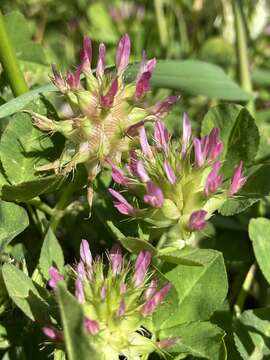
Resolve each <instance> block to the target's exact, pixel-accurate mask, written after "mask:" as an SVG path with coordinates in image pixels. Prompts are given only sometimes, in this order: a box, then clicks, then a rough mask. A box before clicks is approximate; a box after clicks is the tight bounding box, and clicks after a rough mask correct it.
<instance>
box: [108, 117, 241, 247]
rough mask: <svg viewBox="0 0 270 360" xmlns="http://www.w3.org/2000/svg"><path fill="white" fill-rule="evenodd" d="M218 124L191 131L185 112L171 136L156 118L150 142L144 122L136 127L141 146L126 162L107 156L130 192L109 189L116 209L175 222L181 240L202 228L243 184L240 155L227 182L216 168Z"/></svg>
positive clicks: (151, 220) (162, 222)
mask: <svg viewBox="0 0 270 360" xmlns="http://www.w3.org/2000/svg"><path fill="white" fill-rule="evenodd" d="M219 132H220V131H219V129H218V128H213V129H212V131H211V132H210V134H209V135H206V136H204V137H202V138H201V139H199V138H196V137H193V136H192V133H191V125H190V121H189V119H188V116H187V114H184V118H183V134H182V139H181V140H179V141H176V142H175V141H172V140H171V136H170V134H169V132H168V130H167V129H166V127H165V125H164V123H163V122H162V121H160V120H158V121H156V122H155V125H154V134H153V139H154V143H153V145H149V142H148V139H147V135H146V131H145V128H144V126H142V127H141V128H140V129H139V134H140V135H139V138H140V147H141V149H140V150H136V151H135V150H134V151H132V152H131V153H130V162H129V164H128V165H127V167H126V168H120V167H118V166H117V165H116V164H115V163H113V162H112V161H110V164H111V167H112V178H113V180H114V182H115V183H117V184H119V185H121V186H122V187H124V188H125V189H126V191H127V192H129V193H130V194H131V195H133V200H134V201H133V203H130V202H128V201H127V200H126V198H125V197H124V196H123V195H122V194H121V193H120V192H118V191H116V190H115V189H112V188H111V189H109V191H110V193H111V195H112V196H113V198H114V205H115V207H116V208H117V209H118V211H119V212H120V213H122V214H124V215H128V216H130V217H136V218H141V219H143V220H145V221H148V222H149V223H151V224H153V225H154V226H155V227H160V228H162V227H168V226H171V225H173V224H176V223H178V224H179V225H180V229H181V236H182V239H183V240H187V239H189V238H190V236H191V234H192V232H193V231H196V230H202V229H204V228H205V226H206V221H207V219H209V218H210V217H211V216H212V214H213V213H214V212H215V211H216V210H218V209H219V208H220V207H221V206H222V204H223V203H224V202H225V200H226V199H227V198H228V197H231V196H234V195H235V194H236V193H237V192H238V191H239V190H240V188H241V187H242V186H243V185H244V184H245V182H246V177H244V176H243V174H242V167H243V163H242V161H241V162H240V164H239V165H238V166H237V167H236V168H235V170H234V174H233V175H232V178H231V180H230V183H229V184H228V183H226V182H225V181H223V176H222V175H221V174H220V170H221V167H222V162H221V161H220V160H219V157H220V155H221V153H222V151H223V143H222V141H221V140H220V138H219Z"/></svg>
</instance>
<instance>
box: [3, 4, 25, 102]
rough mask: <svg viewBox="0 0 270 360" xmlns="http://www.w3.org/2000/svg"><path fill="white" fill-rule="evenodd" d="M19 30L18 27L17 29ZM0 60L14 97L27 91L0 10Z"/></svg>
mask: <svg viewBox="0 0 270 360" xmlns="http://www.w3.org/2000/svg"><path fill="white" fill-rule="evenodd" d="M18 31H20V29H18ZM0 61H1V64H2V66H3V69H4V72H5V75H6V77H7V79H8V81H9V84H10V87H11V90H12V92H13V95H14V96H15V97H17V96H19V95H22V94H24V93H26V92H28V86H27V84H26V82H25V79H24V77H23V74H22V72H21V70H20V67H19V63H18V61H17V58H16V53H15V50H14V48H13V46H12V44H11V41H10V39H9V36H8V33H7V29H6V25H5V19H4V16H3V14H2V13H1V11H0Z"/></svg>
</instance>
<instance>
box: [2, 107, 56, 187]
mask: <svg viewBox="0 0 270 360" xmlns="http://www.w3.org/2000/svg"><path fill="white" fill-rule="evenodd" d="M36 111H37V112H44V107H43V106H41V107H38V108H37V109H36ZM53 148H54V146H53V142H52V139H51V138H50V137H49V136H46V135H44V133H43V132H41V131H39V130H38V129H36V128H35V127H34V126H33V124H32V120H31V117H30V116H29V115H28V114H22V113H18V114H16V115H15V116H14V117H13V119H12V120H11V121H10V122H9V124H8V126H7V127H6V129H5V131H4V133H3V135H2V137H1V142H0V154H1V162H2V165H3V168H4V170H5V173H6V175H7V177H8V179H9V181H10V182H11V183H12V184H19V183H21V182H25V181H32V180H37V179H38V178H40V177H41V176H40V175H39V174H38V172H37V171H36V167H37V166H39V165H43V164H44V163H47V162H48V160H47V159H48V158H50V157H51V156H52V150H53ZM46 158H47V159H46Z"/></svg>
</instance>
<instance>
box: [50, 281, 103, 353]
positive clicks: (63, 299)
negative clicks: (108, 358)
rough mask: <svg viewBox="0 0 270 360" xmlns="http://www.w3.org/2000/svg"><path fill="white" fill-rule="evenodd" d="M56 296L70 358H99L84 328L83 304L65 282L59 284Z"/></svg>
mask: <svg viewBox="0 0 270 360" xmlns="http://www.w3.org/2000/svg"><path fill="white" fill-rule="evenodd" d="M56 296H57V299H58V304H59V309H60V314H61V319H62V325H63V329H64V338H65V347H66V353H67V356H68V359H69V360H78V359H80V360H89V359H91V360H92V359H93V360H98V359H99V358H98V355H97V354H96V353H95V351H94V350H93V349H92V348H91V346H90V344H89V339H88V338H87V335H86V333H85V331H84V329H83V320H84V315H83V311H82V307H81V305H80V304H79V303H78V301H77V300H76V299H75V298H74V296H73V295H71V294H70V293H69V292H68V291H67V290H66V288H65V285H64V284H58V285H57V290H56Z"/></svg>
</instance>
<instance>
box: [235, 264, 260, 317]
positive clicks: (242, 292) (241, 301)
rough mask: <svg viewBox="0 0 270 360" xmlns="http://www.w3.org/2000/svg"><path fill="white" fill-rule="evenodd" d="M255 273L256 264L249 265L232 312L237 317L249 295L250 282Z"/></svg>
mask: <svg viewBox="0 0 270 360" xmlns="http://www.w3.org/2000/svg"><path fill="white" fill-rule="evenodd" d="M255 272H256V264H255V263H254V264H252V265H251V267H250V268H249V270H248V272H247V275H246V277H245V280H244V282H243V285H242V287H241V290H240V292H239V295H238V297H237V299H236V302H235V304H234V312H235V315H236V316H237V317H238V316H240V315H241V312H242V309H243V307H244V304H245V301H246V297H247V295H248V293H249V290H250V288H251V285H252V282H253V280H254V277H255Z"/></svg>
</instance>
